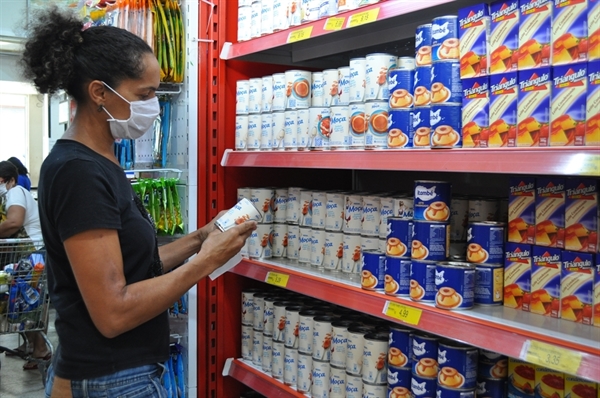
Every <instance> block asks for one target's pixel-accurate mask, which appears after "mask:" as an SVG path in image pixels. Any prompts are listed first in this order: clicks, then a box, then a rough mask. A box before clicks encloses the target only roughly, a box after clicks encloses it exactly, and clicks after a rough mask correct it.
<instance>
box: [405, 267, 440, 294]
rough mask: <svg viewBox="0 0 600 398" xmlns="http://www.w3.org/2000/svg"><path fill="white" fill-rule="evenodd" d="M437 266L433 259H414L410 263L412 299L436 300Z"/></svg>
mask: <svg viewBox="0 0 600 398" xmlns="http://www.w3.org/2000/svg"><path fill="white" fill-rule="evenodd" d="M435 266H436V263H435V262H433V261H419V260H412V261H411V264H410V293H409V294H410V299H411V300H413V301H424V302H431V303H432V302H434V301H435V293H436V290H435V289H436V288H435Z"/></svg>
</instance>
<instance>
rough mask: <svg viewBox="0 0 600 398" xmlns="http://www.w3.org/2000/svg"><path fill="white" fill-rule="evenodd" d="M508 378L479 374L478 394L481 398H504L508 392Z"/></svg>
mask: <svg viewBox="0 0 600 398" xmlns="http://www.w3.org/2000/svg"><path fill="white" fill-rule="evenodd" d="M506 381H507V379H506V378H504V379H492V378H486V377H482V376H479V377H478V378H477V389H476V391H475V392H476V394H477V396H478V397H481V398H504V397H505V396H506V394H507V383H506Z"/></svg>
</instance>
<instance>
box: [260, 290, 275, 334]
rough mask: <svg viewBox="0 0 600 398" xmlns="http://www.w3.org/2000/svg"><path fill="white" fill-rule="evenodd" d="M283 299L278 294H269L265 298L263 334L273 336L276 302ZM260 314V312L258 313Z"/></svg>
mask: <svg viewBox="0 0 600 398" xmlns="http://www.w3.org/2000/svg"><path fill="white" fill-rule="evenodd" d="M277 301H281V299H280V297H278V296H267V297H265V298H264V310H263V314H262V319H263V334H264V335H265V336H273V328H274V327H273V324H274V318H275V306H274V303H275V302H277ZM257 316H260V314H257Z"/></svg>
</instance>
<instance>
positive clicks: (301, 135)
mask: <svg viewBox="0 0 600 398" xmlns="http://www.w3.org/2000/svg"><path fill="white" fill-rule="evenodd" d="M296 112H298V113H297V119H296V142H297V144H298V150H299V151H308V150H309V149H310V145H311V139H312V137H311V136H310V131H309V129H310V124H309V110H308V109H298V110H297V111H296Z"/></svg>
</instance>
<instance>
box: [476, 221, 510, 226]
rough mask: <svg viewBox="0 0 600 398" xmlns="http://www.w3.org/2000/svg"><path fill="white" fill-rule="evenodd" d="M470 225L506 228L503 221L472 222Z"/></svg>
mask: <svg viewBox="0 0 600 398" xmlns="http://www.w3.org/2000/svg"><path fill="white" fill-rule="evenodd" d="M469 225H485V226H488V227H504V226H505V225H506V223H504V222H501V221H471V222H470V223H469Z"/></svg>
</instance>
